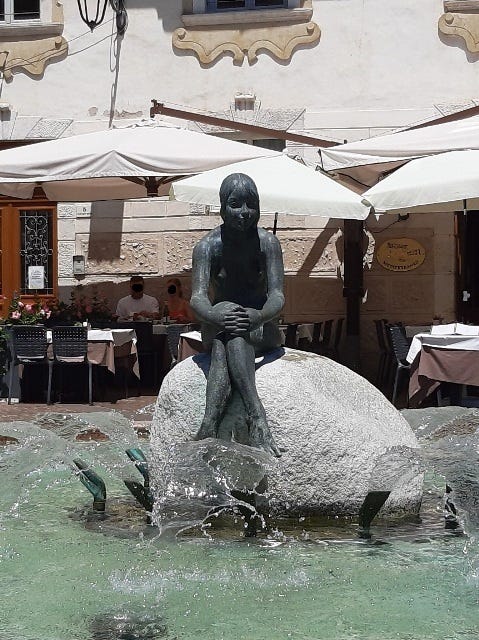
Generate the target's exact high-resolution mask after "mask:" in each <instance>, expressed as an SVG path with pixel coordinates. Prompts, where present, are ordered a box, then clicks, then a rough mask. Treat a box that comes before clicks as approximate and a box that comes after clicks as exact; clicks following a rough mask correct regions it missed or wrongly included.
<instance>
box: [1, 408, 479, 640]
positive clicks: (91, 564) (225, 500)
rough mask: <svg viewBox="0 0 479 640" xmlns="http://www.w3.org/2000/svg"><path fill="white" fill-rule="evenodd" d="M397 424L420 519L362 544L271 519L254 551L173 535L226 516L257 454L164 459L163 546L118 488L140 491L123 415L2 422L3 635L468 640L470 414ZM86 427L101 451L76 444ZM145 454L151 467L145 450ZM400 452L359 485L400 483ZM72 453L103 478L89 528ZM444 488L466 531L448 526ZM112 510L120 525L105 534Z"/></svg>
mask: <svg viewBox="0 0 479 640" xmlns="http://www.w3.org/2000/svg"><path fill="white" fill-rule="evenodd" d="M448 409H450V408H448ZM444 415H445V414H444ZM406 416H407V418H408V420H409V421H410V422H411V423H414V427H415V430H416V432H417V433H418V435H419V437H420V439H421V445H422V447H421V451H422V457H423V464H424V466H425V495H424V501H423V506H422V509H421V521H420V522H410V521H409V522H407V521H405V522H399V523H398V522H393V523H391V522H387V521H381V520H379V521H377V522H376V521H375V522H374V523H373V527H372V533H373V538H372V540H371V541H367V542H365V541H361V540H359V539H358V538H357V524H356V522H355V521H354V520H351V521H347V522H341V521H339V520H335V519H330V520H322V521H320V520H313V519H311V518H307V517H300V518H294V519H289V520H288V519H282V520H278V521H276V522H274V523H273V526H272V529H271V532H270V533H263V534H261V535H260V536H259V537H258V538H257V539H251V538H245V537H244V536H243V527H242V525H241V521H240V519H239V518H238V524H237V525H236V526H228V527H226V528H216V529H215V528H214V527H213V528H210V529H209V531H210V535H209V536H205V535H203V534H202V532H201V531H198V530H195V529H191V528H188V535H187V536H178V535H177V536H176V537H175V536H174V535H172V534H174V533H176V532H178V531H181V529H182V525H183V524H184V523H185V522H186V523H187V525H188V527H189V525H190V524H191V522H193V521H194V522H202V518H203V516H204V514H205V513H208V512H210V511H211V510H215V509H218V508H220V509H221V508H223V507H225V506H226V508H227V509H230V508H234V507H235V505H236V504H237V503H238V500H239V502H241V499H238V498H236V497H235V496H234V495H232V492H231V487H232V486H240V487H242V488H243V489H244V490H245V493H246V494H247V493H248V491H250V490H251V489H253V490H256V489H257V488H258V486H259V484H260V480H261V475H262V474H263V473H264V470H265V468H266V469H267V468H268V467H267V465H268V464H269V457H268V456H266V455H264V457H263V454H262V452H258V451H253V452H251V450H250V449H247V451H245V452H242V456H243V457H241V459H240V461H238V459H237V457H236V455H237V453H238V451H237V450H236V449H234V447H235V446H236V445H224V444H223V443H217V442H214V443H211V442H209V441H203V442H201V443H187V445H186V446H185V447H184V448H179V449H178V450H176V451H173V452H165V463H166V458H167V457H169V458H168V459H169V460H170V461H176V462H177V463H178V467H177V468H175V469H173V470H171V472H170V473H169V474H168V473H165V474H164V475H162V476H161V477H162V482H163V483H164V488H165V493H164V496H163V497H162V500H163V506H164V510H163V511H162V514H161V517H162V523H161V524H162V526H163V527H164V529H165V534H166V535H162V536H159V535H158V531H157V530H156V529H155V528H154V527H151V526H150V527H149V526H147V525H146V524H145V522H144V512H142V510H141V509H139V510H138V509H137V510H136V511H135V509H134V508H133V506H132V505H133V499H132V498H131V497H129V496H128V494H127V492H126V489H125V487H124V485H123V478H124V477H125V476H128V477H131V476H134V477H136V478H137V479H140V477H139V474H138V471H137V470H136V469H135V466H134V464H133V463H132V462H131V461H130V460H128V458H127V456H126V455H125V453H124V450H125V449H126V448H129V447H134V446H138V444H139V443H138V440H137V438H136V434H135V433H134V430H133V429H132V427H131V425H130V424H129V423H128V421H126V420H125V419H124V418H122V417H121V416H119V415H118V414H116V413H115V412H104V413H98V414H97V413H95V414H81V415H76V416H67V415H66V416H61V417H58V416H56V417H55V418H53V417H52V416H51V415H50V416H49V415H48V414H47V416H46V417H44V418H39V419H37V420H36V422H35V423H3V424H0V433H1V434H3V435H6V436H11V437H16V438H17V439H18V440H19V443H18V445H15V444H11V445H8V446H5V447H0V472H1V477H2V491H1V492H0V574H1V579H2V611H1V613H0V638H1V639H2V640H4V639H6V638H8V639H9V640H65V638H68V639H69V640H70V639H71V640H117V639H126V638H130V640H157V638H165V639H166V640H173V639H177V640H180V639H181V640H193V639H194V640H197V639H198V638H199V637H201V638H203V639H205V640H266V639H268V640H275V639H276V638H278V639H280V638H285V639H287V638H293V639H298V640H299V639H301V640H305V639H308V640H311V639H313V638H323V637H324V638H326V637H327V638H328V639H331V640H346V639H350V638H354V640H379V639H381V640H390V639H392V638H394V639H395V640H443V638H445V637H447V638H451V639H452V640H473V639H475V638H476V637H477V587H478V577H477V565H476V563H475V561H476V560H477V546H478V545H477V532H478V522H477V514H476V513H475V512H474V513H472V512H468V509H469V508H472V509H473V510H474V509H475V508H476V507H477V497H478V486H477V481H476V480H475V479H476V478H477V466H474V465H477V444H478V443H477V433H478V431H477V425H479V416H477V415H473V414H471V413H468V414H467V417H468V420H469V421H470V424H469V427H468V428H464V429H462V431H461V428H460V425H458V423H457V422H456V423H454V425H455V426H454V425H453V427H452V428H450V425H451V423H452V422H453V421H454V420H456V418H457V416H452V417H451V416H450V415H449V414H447V416H446V417H445V418H443V419H442V421H441V420H439V418H437V424H434V425H433V422H434V420H435V419H436V418H435V417H433V416H431V415H429V414H427V413H424V412H423V413H422V414H414V415H413V414H409V415H408V414H406ZM471 416H472V417H471ZM471 424H472V427H471ZM421 425H423V427H424V428H421ZM89 427H93V428H98V429H100V430H101V431H102V432H104V433H105V434H107V435H108V436H109V438H110V440H108V441H104V442H78V441H76V440H75V435H76V434H77V433H78V432H79V431H83V430H85V429H87V428H89ZM439 429H441V430H442V431H439ZM224 446H226V450H224V449H223V448H222V447H224ZM230 446H233V448H232V449H231V450H230V448H229V447H230ZM237 446H241V445H237ZM218 447H220V448H221V451H219V450H218ZM141 448H142V449H143V451H144V452H145V454H146V456H147V458H149V457H150V455H151V454H150V452H149V451H148V447H147V443H144V442H141ZM218 453H221V455H220V456H218ZM230 453H231V455H230ZM399 454H400V452H397V451H396V452H395V451H389V452H386V456H385V459H384V460H383V461H382V464H381V465H379V466H378V470H377V471H378V474H376V475H375V474H373V476H374V477H375V480H373V479H372V480H371V483H373V482H381V483H382V482H383V481H384V482H385V481H388V482H389V481H391V479H395V478H397V477H398V473H399V471H398V469H397V468H396V467H395V464H396V463H397V462H398V457H399V458H400V455H399ZM75 457H80V458H82V459H84V460H85V461H87V462H88V463H89V464H90V465H91V466H92V467H93V468H94V469H95V470H96V472H97V473H98V474H99V475H100V476H101V477H102V478H103V479H104V480H105V483H106V485H107V512H109V513H108V514H107V515H108V516H109V517H110V519H109V520H108V519H107V520H106V521H105V522H103V523H102V525H104V526H94V527H90V526H88V523H87V517H86V514H87V513H88V511H89V507H90V504H91V497H90V496H89V494H88V493H87V492H86V491H85V489H84V487H82V486H81V484H80V482H79V481H78V478H76V477H75V476H74V475H73V473H72V470H71V461H72V459H73V458H75ZM192 460H194V464H193V462H192ZM220 460H221V463H220ZM395 461H396V462H395ZM273 464H274V461H273ZM418 464H419V463H418ZM198 469H200V472H198ZM474 469H475V470H476V471H475V474H476V475H474ZM381 470H382V472H381V473H382V475H381V473H380V471H381ZM396 472H397V473H396ZM399 476H401V474H400V473H399ZM445 480H447V481H448V482H449V483H450V484H451V485H452V487H453V490H454V497H455V500H456V506H457V507H458V510H459V514H460V519H461V523H464V527H465V532H466V535H461V534H458V533H457V532H451V531H447V530H445V529H444V520H443V504H444V486H445ZM185 493H189V494H190V497H188V498H187V499H186V500H185V499H184V498H183V495H184V494H185ZM260 495H262V496H264V495H266V497H267V490H266V492H265V494H260ZM205 498H206V504H204V499H205ZM247 504H249V503H247ZM185 505H190V508H189V511H188V509H186V508H185ZM120 507H122V508H121V509H120ZM123 507H125V508H124V509H123ZM180 507H181V509H183V508H185V511H183V512H182V511H181V510H180ZM249 508H251V505H250V504H249ZM195 509H198V511H195ZM113 512H115V513H116V512H118V513H119V514H121V515H119V516H118V521H116V520H115V521H114V522H113V523H112V524H111V526H109V527H108V526H106V525H107V523H108V522H110V523H111V521H112V519H113V520H114V518H113V516H112V513H113ZM170 516H171V523H172V524H171V525H170V522H169V520H168V518H169V517H170ZM122 518H123V521H122ZM220 519H221V517H219V518H218V522H219V520H220ZM169 534H171V535H169ZM392 587H393V588H392Z"/></svg>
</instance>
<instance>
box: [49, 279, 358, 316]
mask: <svg viewBox="0 0 479 640" xmlns="http://www.w3.org/2000/svg"><path fill="white" fill-rule="evenodd" d="M140 275H141V274H140ZM170 278H178V279H179V280H180V281H181V284H182V289H183V296H184V298H185V299H186V300H189V299H190V297H191V276H190V274H187V275H185V273H174V274H169V275H166V276H152V277H149V276H144V279H145V293H147V294H148V295H150V296H154V297H155V298H157V300H158V302H159V303H160V309H161V308H162V305H164V303H165V301H166V300H167V295H166V283H167V282H168V280H169V279H170ZM129 280H130V278H129V277H128V276H125V280H124V281H123V282H119V283H116V282H112V281H111V280H101V281H95V282H88V283H85V284H83V281H82V280H80V279H79V280H78V284H79V285H80V287H81V289H78V290H77V291H78V293H79V292H80V291H81V295H83V296H85V297H86V298H89V299H91V298H93V296H94V295H95V294H96V296H97V297H98V298H105V299H106V301H107V306H108V308H109V309H110V310H111V311H112V313H114V312H115V310H116V305H117V302H118V300H119V299H120V298H122V297H123V296H127V295H128V294H129V293H130V287H129ZM73 290H74V291H75V288H74V289H73ZM71 292H72V287H59V298H60V300H63V301H64V302H69V301H70V294H71ZM342 292H343V283H342V280H341V279H339V278H331V277H318V276H308V275H306V276H305V275H301V274H298V275H286V276H285V281H284V293H285V306H284V309H283V313H282V314H281V318H282V320H283V321H284V322H315V321H319V320H323V319H326V318H329V317H333V316H338V317H339V316H342V315H344V313H345V302H344V298H343V295H342Z"/></svg>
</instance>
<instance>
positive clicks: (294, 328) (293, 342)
mask: <svg viewBox="0 0 479 640" xmlns="http://www.w3.org/2000/svg"><path fill="white" fill-rule="evenodd" d="M297 333H298V324H297V323H294V322H293V323H291V324H287V325H286V335H285V337H284V346H285V347H289V348H290V349H296V347H297V346H298V336H297Z"/></svg>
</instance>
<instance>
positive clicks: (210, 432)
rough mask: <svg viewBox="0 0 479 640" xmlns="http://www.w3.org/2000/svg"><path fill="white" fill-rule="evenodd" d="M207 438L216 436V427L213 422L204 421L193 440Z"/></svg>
mask: <svg viewBox="0 0 479 640" xmlns="http://www.w3.org/2000/svg"><path fill="white" fill-rule="evenodd" d="M205 438H216V428H215V427H214V425H212V424H209V423H205V422H203V424H202V425H201V427H200V428H199V429H198V433H197V434H196V435H195V437H194V438H193V440H204V439H205Z"/></svg>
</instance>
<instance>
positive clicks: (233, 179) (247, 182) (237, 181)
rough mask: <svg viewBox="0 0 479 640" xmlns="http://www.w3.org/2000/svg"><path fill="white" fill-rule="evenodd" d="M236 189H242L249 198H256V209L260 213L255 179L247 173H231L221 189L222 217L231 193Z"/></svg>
mask: <svg viewBox="0 0 479 640" xmlns="http://www.w3.org/2000/svg"><path fill="white" fill-rule="evenodd" d="M236 187H240V188H241V189H242V190H244V191H245V192H246V193H247V195H248V196H251V197H252V198H254V201H255V208H256V210H257V211H259V195H258V189H257V187H256V184H255V183H254V181H253V179H252V178H250V177H249V176H247V175H246V174H245V173H231V174H230V175H229V176H226V178H225V179H224V180H223V182H222V183H221V187H220V204H221V210H220V213H221V215H222V214H223V213H224V210H225V207H226V202H227V200H228V198H229V196H230V194H231V192H232V191H233V190H234V189H236Z"/></svg>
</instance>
